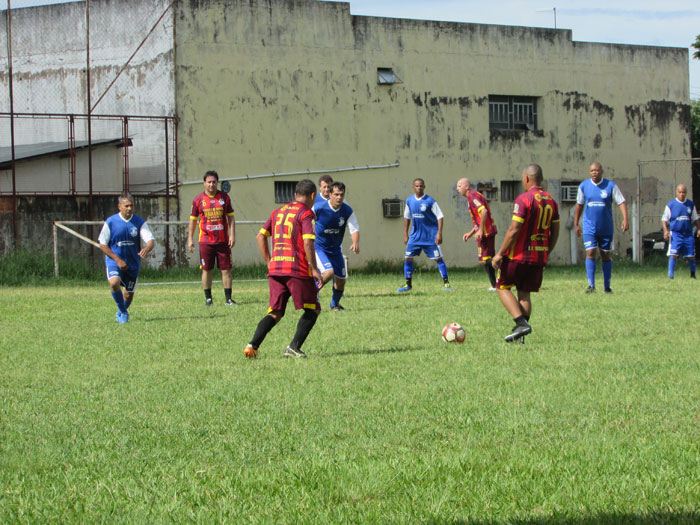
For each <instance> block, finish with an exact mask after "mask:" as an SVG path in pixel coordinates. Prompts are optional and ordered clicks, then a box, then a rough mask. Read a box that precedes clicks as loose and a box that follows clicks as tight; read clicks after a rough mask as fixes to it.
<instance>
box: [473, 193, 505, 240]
mask: <svg viewBox="0 0 700 525" xmlns="http://www.w3.org/2000/svg"><path fill="white" fill-rule="evenodd" d="M467 201H468V202H469V215H471V218H472V222H473V223H474V226H477V227H479V226H481V210H483V209H484V208H485V209H486V224H484V235H485V236H486V237H490V236H491V235H496V233H498V230H496V224H494V222H493V217H492V216H491V208H490V207H489V203H488V201H487V200H486V197H484V196H483V195H482V194H481V193H479V192H478V191H474V190H469V192H468V193H467Z"/></svg>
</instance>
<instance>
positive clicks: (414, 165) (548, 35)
mask: <svg viewBox="0 0 700 525" xmlns="http://www.w3.org/2000/svg"><path fill="white" fill-rule="evenodd" d="M164 4H165V2H162V1H158V2H153V5H152V6H151V8H152V9H153V11H152V12H151V15H152V13H153V12H155V11H157V10H158V9H160V8H161V7H163V5H164ZM68 5H70V4H68ZM91 5H94V6H109V11H110V12H111V13H112V14H111V15H110V16H113V17H114V19H113V22H112V26H113V27H118V26H120V25H122V24H124V23H126V22H124V20H131V19H133V17H135V16H136V15H135V14H134V12H142V11H143V13H145V12H146V11H148V8H147V7H145V6H146V3H140V2H136V3H134V2H127V1H126V0H93V1H92V2H91ZM149 6H150V4H149ZM54 7H55V6H54ZM35 9H36V11H35V12H36V13H40V12H41V13H42V16H43V15H44V14H45V16H51V11H48V9H49V8H48V7H47V8H41V9H39V8H35ZM66 9H72V8H66ZM95 9H97V7H95ZM174 9H175V10H174V14H173V18H172V32H171V33H170V37H171V38H172V41H171V42H170V43H168V42H167V37H166V36H163V37H162V39H163V40H162V48H163V50H164V51H163V52H164V54H162V55H158V54H156V55H157V56H159V57H161V58H160V59H159V60H162V58H163V57H166V58H167V60H169V57H172V75H171V76H167V75H166V76H165V77H164V76H163V75H162V74H160V73H163V71H162V70H161V69H156V70H154V69H153V67H152V64H151V63H149V62H148V61H144V62H143V63H140V64H134V66H133V70H132V71H131V74H132V79H133V82H132V85H131V89H133V91H134V92H136V94H135V95H133V96H134V97H136V98H137V99H138V100H141V101H145V100H148V98H149V93H150V92H151V88H150V86H151V82H152V80H151V74H152V73H153V72H154V71H155V72H156V73H158V72H160V73H159V75H160V77H161V78H169V79H171V81H172V87H171V88H169V89H168V90H166V92H168V93H172V96H173V100H174V105H173V108H174V112H175V114H176V115H177V118H178V121H179V128H178V165H179V178H180V181H182V182H184V183H185V184H184V185H183V186H181V190H180V202H179V209H180V218H181V219H187V216H188V214H189V207H190V203H191V200H192V198H193V197H194V195H196V194H197V193H199V192H200V191H201V188H202V187H201V185H200V184H201V177H202V174H203V173H204V172H205V171H206V170H208V169H216V170H217V171H218V172H219V174H220V176H221V177H222V178H231V179H233V180H232V181H231V185H232V188H231V192H230V195H231V198H232V202H233V206H234V208H235V210H236V217H237V219H238V220H239V221H242V220H264V219H266V218H267V216H268V214H269V212H270V211H271V210H272V209H273V208H274V207H275V206H277V205H279V203H278V202H276V201H279V200H283V199H284V198H285V195H286V196H288V195H289V191H290V187H293V183H294V182H295V181H297V180H299V179H301V178H307V177H308V176H309V175H310V178H313V179H314V180H316V179H318V176H319V175H320V172H323V171H329V172H331V175H332V176H333V177H334V178H335V179H336V180H342V181H343V182H345V183H346V185H347V186H348V192H347V199H348V201H349V202H350V204H351V205H352V206H353V208H354V209H355V211H356V213H357V216H358V218H359V220H360V226H361V246H362V250H361V254H360V255H359V256H354V255H351V256H350V265H351V267H352V266H355V267H356V266H358V265H362V264H364V263H366V262H367V261H368V260H373V259H397V260H400V259H401V258H402V255H403V243H402V233H401V232H402V223H403V221H402V219H401V218H400V217H398V218H397V217H392V214H395V212H396V211H397V210H398V212H399V213H398V215H401V211H402V205H401V202H402V201H403V200H404V199H405V198H406V197H407V196H408V195H410V193H411V183H412V180H413V179H414V178H415V177H422V178H424V179H425V181H426V187H427V188H426V191H427V193H428V194H430V195H432V196H433V197H435V198H436V199H437V201H438V202H439V204H440V206H441V207H442V209H443V211H444V212H445V215H446V217H445V231H444V239H445V241H444V251H445V256H446V260H447V262H448V265H451V266H454V265H459V266H471V265H474V264H475V263H476V247H475V245H474V244H473V243H471V242H470V243H469V244H467V245H465V244H464V243H463V242H462V241H461V236H462V233H463V232H464V231H466V229H468V228H469V227H470V226H471V223H470V221H469V218H468V213H467V211H466V208H465V202H464V201H463V199H462V198H461V197H459V196H458V195H457V193H456V191H455V182H456V180H457V179H458V178H459V177H461V176H465V175H466V176H469V177H470V178H471V179H472V180H473V181H474V182H476V183H478V184H479V185H480V187H481V188H483V189H484V191H485V193H487V196H488V197H489V198H490V199H491V201H492V202H491V207H492V210H493V211H494V213H495V215H496V220H497V224H498V226H499V229H500V231H501V234H499V237H498V238H497V243H498V242H500V240H501V239H502V238H503V237H502V234H503V232H505V230H506V228H507V226H508V224H509V223H510V214H511V207H512V201H513V198H514V196H515V195H517V193H519V192H520V185H519V181H520V173H521V171H522V169H523V167H524V166H525V165H527V164H529V163H531V162H537V163H539V164H541V165H542V166H543V168H544V173H545V178H546V180H547V186H548V189H549V191H550V192H551V193H552V194H553V195H554V196H555V197H556V198H558V199H559V202H560V207H561V213H562V219H563V223H564V224H563V225H564V228H563V229H562V239H561V241H560V242H559V244H558V246H557V248H556V250H555V252H554V254H553V257H552V260H553V261H554V262H555V263H567V262H571V261H572V260H575V259H576V258H577V257H578V259H579V260H581V257H582V253H583V250H582V246H581V242H580V240H579V241H578V242H576V241H574V243H573V244H572V243H571V238H570V236H569V235H568V233H569V230H567V229H566V222H567V219H568V218H569V214H570V213H571V210H572V208H573V202H571V197H572V196H575V187H576V186H577V185H578V183H579V182H580V181H581V180H582V179H584V178H586V177H587V176H588V165H589V164H590V163H591V162H592V161H593V160H598V161H600V162H602V164H603V165H604V167H605V171H606V176H609V177H610V178H613V179H614V180H615V181H616V182H618V184H619V185H620V186H621V188H622V190H623V192H624V193H625V195H626V196H627V198H628V202H629V203H630V204H631V203H632V202H635V201H637V200H639V198H638V197H639V196H641V200H640V205H639V217H640V222H641V229H642V233H646V232H648V231H653V230H657V229H658V228H659V226H658V225H659V222H658V221H659V217H660V216H661V212H662V210H663V206H664V205H665V203H666V202H667V201H668V200H669V199H670V198H672V196H673V186H674V185H675V184H676V183H678V182H684V183H686V184H690V178H691V175H690V167H689V166H686V165H684V166H680V167H679V168H677V169H675V170H673V172H671V171H670V170H668V169H664V167H663V166H662V165H659V166H658V167H657V168H655V170H654V171H651V170H649V171H646V172H645V173H643V177H641V184H639V185H638V174H639V173H638V167H637V161H638V160H640V159H672V158H686V157H689V156H690V142H689V122H690V121H689V107H688V102H689V91H688V83H689V82H688V53H687V50H686V49H681V48H662V47H648V46H632V45H617V44H598V43H586V42H576V41H574V40H573V39H572V32H571V31H570V30H566V29H542V28H529V27H512V26H497V25H481V24H468V23H448V22H433V21H418V20H402V19H388V18H375V17H365V16H353V15H351V14H350V9H349V4H348V3H345V2H320V1H316V0H256V1H251V0H180V1H178V2H176V3H175V5H174ZM37 16H38V15H37ZM124 54H125V53H122V54H121V55H120V56H124ZM102 56H103V58H104V59H105V60H108V59H109V56H110V54H109V52H108V51H107V50H105V51H104V53H103V55H102ZM167 60H166V62H167ZM74 62H76V63H77V62H78V61H74ZM168 63H169V62H168ZM76 67H77V66H76ZM169 67H170V66H167V67H165V70H168V68H169ZM168 71H169V70H168ZM651 71H653V72H654V74H653V75H651V74H650V72H651ZM164 111H165V112H166V113H167V112H168V111H169V107H167V106H166V107H164ZM368 166H370V167H372V168H363V167H368ZM376 166H386V167H383V168H376ZM334 170H337V171H334ZM283 173H293V174H289V175H280V174H283ZM254 175H269V176H267V177H262V178H246V177H247V176H254ZM189 183H191V184H189ZM397 201H398V204H397V203H396V202H397ZM616 213H617V212H616ZM618 223H619V217H618ZM257 229H258V226H255V225H251V226H246V225H240V226H239V228H238V235H237V242H236V247H235V249H234V261H235V263H236V264H245V263H251V262H258V261H259V255H258V252H257V247H256V245H255V241H254V236H255V233H256V231H257ZM617 240H618V243H617V246H616V252H617V253H618V254H621V255H624V254H626V252H627V250H628V248H630V247H631V243H632V236H631V233H628V234H621V235H617ZM192 262H193V264H194V260H193V261H192Z"/></svg>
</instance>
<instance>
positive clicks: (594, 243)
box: [583, 233, 613, 252]
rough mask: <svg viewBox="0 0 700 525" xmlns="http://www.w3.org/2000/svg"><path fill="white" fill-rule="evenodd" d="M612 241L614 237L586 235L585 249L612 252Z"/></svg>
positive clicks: (584, 236) (584, 239)
mask: <svg viewBox="0 0 700 525" xmlns="http://www.w3.org/2000/svg"><path fill="white" fill-rule="evenodd" d="M612 240H613V236H612V235H591V234H589V233H584V234H583V247H584V248H585V249H586V250H592V249H594V248H599V249H600V250H601V251H604V252H609V251H612Z"/></svg>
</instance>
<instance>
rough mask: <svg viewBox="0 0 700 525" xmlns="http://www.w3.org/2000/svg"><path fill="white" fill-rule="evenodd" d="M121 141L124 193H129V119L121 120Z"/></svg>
mask: <svg viewBox="0 0 700 525" xmlns="http://www.w3.org/2000/svg"><path fill="white" fill-rule="evenodd" d="M122 141H123V146H124V147H123V151H122V155H123V157H124V184H123V186H124V193H129V117H124V118H123V119H122Z"/></svg>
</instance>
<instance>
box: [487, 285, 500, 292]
mask: <svg viewBox="0 0 700 525" xmlns="http://www.w3.org/2000/svg"><path fill="white" fill-rule="evenodd" d="M497 291H498V290H496V288H494V287H493V286H491V287H489V292H497Z"/></svg>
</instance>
